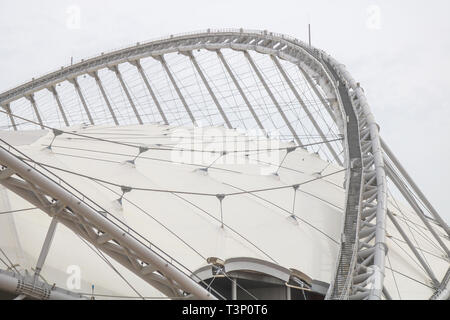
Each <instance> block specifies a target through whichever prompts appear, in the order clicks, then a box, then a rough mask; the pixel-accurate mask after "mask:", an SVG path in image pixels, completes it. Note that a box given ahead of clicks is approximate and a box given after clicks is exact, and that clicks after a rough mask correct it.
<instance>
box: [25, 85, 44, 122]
mask: <svg viewBox="0 0 450 320" xmlns="http://www.w3.org/2000/svg"><path fill="white" fill-rule="evenodd" d="M26 98H27V99H28V101H30V103H31V105H32V106H33V109H34V113H35V114H36V117H37V119H38V122H39V125H40V126H41V129H42V130H44V129H45V128H44V124H43V123H42V118H41V115H40V114H39V110H38V108H37V105H36V100H35V99H34V94H30V95H29V96H27V97H26Z"/></svg>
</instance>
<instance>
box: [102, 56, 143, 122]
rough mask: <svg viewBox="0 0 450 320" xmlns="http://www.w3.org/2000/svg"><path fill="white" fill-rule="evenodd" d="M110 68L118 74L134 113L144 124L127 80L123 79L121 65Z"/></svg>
mask: <svg viewBox="0 0 450 320" xmlns="http://www.w3.org/2000/svg"><path fill="white" fill-rule="evenodd" d="M110 70H112V71H113V72H114V73H115V74H116V76H117V79H119V82H120V85H121V86H122V89H123V91H124V92H125V95H126V96H127V99H128V102H129V103H130V106H131V108H132V109H133V111H134V114H135V116H136V119H137V121H138V123H139V124H143V122H142V119H141V116H140V115H139V113H138V111H137V109H136V105H135V104H134V101H133V99H132V98H131V94H130V92H129V91H128V88H127V86H126V84H125V81H123V78H122V74H121V73H120V70H119V67H118V66H117V65H115V66H112V67H110Z"/></svg>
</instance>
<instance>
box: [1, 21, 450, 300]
mask: <svg viewBox="0 0 450 320" xmlns="http://www.w3.org/2000/svg"><path fill="white" fill-rule="evenodd" d="M226 48H229V49H233V50H238V51H243V52H244V53H245V54H246V53H247V51H256V52H258V53H262V54H267V55H270V56H272V57H277V58H279V59H283V60H287V61H289V62H291V63H293V64H295V65H297V66H298V67H299V68H300V70H301V71H302V72H303V73H304V75H305V77H306V79H307V80H308V81H310V82H312V81H313V80H312V78H313V79H316V80H317V82H318V85H319V86H320V87H321V88H322V90H323V91H324V92H325V93H326V95H327V98H328V100H329V102H330V106H329V107H330V108H331V110H329V111H330V115H331V116H332V118H333V119H334V120H335V121H336V123H337V125H338V127H339V129H340V131H341V133H342V134H343V136H344V147H345V154H344V158H345V163H344V166H345V167H346V168H347V170H346V184H345V189H346V205H345V221H344V224H343V231H342V239H341V249H340V253H339V258H338V261H337V263H336V271H335V276H334V279H333V281H332V282H331V286H330V289H329V291H328V294H327V298H329V299H381V298H382V295H383V294H384V295H385V296H387V295H388V294H387V293H386V292H385V290H384V287H383V282H384V258H385V255H386V250H387V248H386V244H385V236H386V234H385V225H386V221H385V220H386V215H387V198H386V197H387V196H386V194H387V190H386V173H385V164H384V159H385V156H384V153H383V148H382V145H381V139H380V136H379V127H378V125H377V124H376V122H375V119H374V117H373V115H372V113H371V111H370V107H369V105H368V103H367V100H366V98H365V95H364V92H363V90H362V88H360V86H359V84H357V83H356V82H355V81H354V80H353V78H352V77H351V76H350V74H349V73H348V72H347V71H346V70H345V68H344V66H343V65H341V64H339V63H338V62H337V61H336V60H334V59H333V58H332V57H331V56H329V55H328V54H326V53H325V52H323V51H321V50H318V49H315V48H313V47H310V46H308V45H307V44H305V43H303V42H301V41H298V40H296V39H293V38H290V37H287V36H284V35H280V34H275V33H270V32H267V31H246V30H243V29H239V30H226V31H214V30H207V31H206V32H199V33H192V34H187V35H180V36H170V37H169V38H165V39H161V40H157V41H152V42H148V43H143V44H137V45H136V46H133V47H129V48H126V49H121V50H118V51H114V52H111V53H107V54H102V55H100V56H98V57H95V58H91V59H88V60H85V61H82V62H80V63H77V64H75V65H73V66H69V67H66V68H62V69H61V70H59V71H56V72H53V73H50V74H48V75H45V76H43V77H40V78H38V79H34V80H33V81H30V82H28V83H25V84H23V85H21V86H19V87H17V88H14V89H11V90H9V91H7V92H4V93H2V94H0V105H1V106H3V107H4V108H5V110H6V112H7V113H8V114H9V115H10V118H11V122H12V124H13V126H14V128H16V125H15V123H14V119H13V111H12V110H11V109H10V103H11V102H12V101H15V100H17V99H19V98H22V97H30V96H32V95H33V94H34V93H35V92H37V91H40V90H43V89H49V90H51V91H52V92H54V91H53V90H52V89H53V88H54V87H55V85H56V84H58V83H60V82H62V81H66V80H69V81H71V82H73V83H76V79H77V77H78V76H80V75H84V74H89V75H92V74H94V75H96V74H97V72H98V70H100V69H104V68H109V69H112V70H115V71H116V73H117V75H118V77H120V72H119V71H118V68H117V66H118V65H119V64H122V63H127V62H128V63H131V64H133V65H134V66H136V67H137V68H138V70H139V72H140V73H141V75H142V76H143V73H142V70H141V69H139V68H140V59H142V58H146V57H154V58H156V59H158V60H159V61H160V62H161V63H163V65H164V55H165V54H168V53H172V52H180V53H184V54H186V55H188V56H189V57H192V55H191V52H192V51H193V50H197V49H206V50H212V51H216V52H217V53H218V55H219V57H220V55H221V53H220V50H221V49H226ZM247 57H248V55H247ZM222 58H223V57H222ZM250 59H251V58H250ZM222 61H223V63H224V64H225V67H226V62H225V61H224V60H223V59H222ZM250 62H251V61H250ZM197 70H198V71H199V72H201V71H200V70H199V69H197ZM166 71H167V73H168V74H169V76H170V70H168V69H166ZM228 71H229V72H230V75H231V76H232V77H233V75H232V72H231V71H230V70H229V69H228ZM255 71H257V69H256V67H255ZM143 77H144V76H143ZM202 79H203V81H205V79H204V77H202ZM233 80H234V81H235V79H234V78H233ZM172 82H174V81H173V80H172ZM174 85H175V88H176V84H175V82H174ZM147 86H148V85H147ZM123 87H124V89H125V90H126V87H125V85H123ZM148 87H149V86H148ZM238 89H239V88H238ZM149 90H151V89H150V88H149ZM210 93H211V91H210ZM152 96H153V98H154V99H156V98H155V97H154V95H153V93H152ZM128 97H129V95H128ZM319 98H320V99H321V100H322V102H325V98H324V97H322V96H321V95H320V94H319ZM129 99H130V100H131V98H130V97H129ZM213 100H214V99H213ZM214 101H215V103H216V105H217V107H218V108H219V110H220V111H221V114H222V116H223V118H224V122H225V123H226V124H227V125H228V126H230V125H229V122H228V121H227V118H226V115H225V114H224V113H223V110H221V109H220V105H219V104H218V102H217V101H216V100H214ZM130 102H131V101H130ZM107 103H108V102H107ZM183 103H184V106H185V108H186V109H187V111H188V113H189V115H190V117H191V119H192V121H193V123H194V124H195V119H193V116H192V114H191V113H190V111H189V106H188V105H187V104H186V103H185V102H183ZM274 103H276V101H274ZM157 105H158V104H157ZM247 105H248V106H249V108H251V106H250V104H249V103H248V102H247ZM158 108H159V105H158ZM159 109H160V108H159ZM160 111H161V110H160ZM251 111H252V110H251ZM111 112H112V111H111ZM135 112H136V116H137V117H138V119H139V116H138V114H137V111H136V110H135ZM279 112H280V113H281V114H282V110H281V108H279ZM253 115H254V117H255V120H256V121H257V122H258V125H259V126H260V127H261V123H260V122H259V121H258V119H257V117H256V116H255V114H254V112H253ZM113 117H114V115H113ZM283 118H285V117H283ZM114 119H115V118H114ZM164 120H165V122H166V123H167V120H166V119H165V118H164ZM116 121H117V120H116ZM91 122H92V120H91ZM66 124H67V122H66ZM291 130H292V129H291ZM292 133H293V136H294V137H295V132H292ZM297 142H298V143H299V144H301V142H300V141H299V140H298V141H297ZM5 152H7V151H6V150H5V151H4V152H3V153H1V154H0V162H1V163H2V164H3V165H4V166H5V167H9V166H14V164H13V163H11V162H9V161H12V160H13V159H12V158H11V157H9V158H8V157H7V155H6V153H5ZM390 158H392V157H391V156H390ZM8 159H9V160H8ZM16 165H17V164H16ZM396 167H398V165H397V164H396ZM392 175H393V173H392ZM21 177H22V178H24V179H25V175H24V174H22V175H21ZM9 178H10V176H8V177H7V179H9ZM7 179H6V180H7ZM6 180H2V183H3V184H4V185H6V186H7V187H8V183H5V181H6ZM33 183H34V184H35V185H36V186H37V187H38V186H39V183H40V181H39V180H33ZM9 187H10V189H11V190H12V191H13V192H14V191H17V190H14V188H13V187H12V186H11V185H9ZM54 187H55V186H54ZM47 192H48V190H47ZM61 200H63V199H61ZM430 206H431V205H430ZM433 215H434V214H433ZM436 216H437V213H436ZM435 218H436V217H435ZM94 220H95V219H94ZM436 220H438V221H439V223H440V224H441V226H442V227H443V228H444V230H446V231H447V233H448V227H447V226H446V224H445V222H443V220H442V219H440V218H436ZM95 221H96V223H101V222H100V221H99V220H95ZM90 223H91V226H92V225H93V226H94V227H97V229H99V227H100V226H95V224H94V223H93V222H92V221H90ZM110 240H112V239H110ZM107 241H109V240H107ZM107 241H106V243H107ZM126 252H127V251H126ZM128 253H129V252H128ZM133 254H137V252H133ZM134 258H137V259H140V257H139V256H133V259H134ZM148 258H149V257H148V256H147V257H146V259H147V260H148ZM141 261H144V260H142V259H141ZM147 262H148V263H150V262H152V261H147ZM447 278H448V277H447ZM182 279H184V278H182V277H181V278H177V281H178V282H180V281H181V280H182ZM165 280H169V281H170V280H172V279H171V278H170V276H168V277H167V279H165ZM184 280H186V279H184ZM447 282H448V281H447ZM447 282H445V283H444V281H443V282H442V284H441V286H442V285H444V287H445V286H447ZM184 284H185V286H184V287H183V289H184V290H185V291H188V292H189V286H190V285H192V286H194V285H193V284H192V283H191V284H189V282H188V281H187V282H186V283H184ZM168 287H169V289H170V288H172V289H173V288H174V287H176V286H174V285H173V283H172V285H169V286H168ZM191 289H193V291H195V289H196V290H198V288H197V287H192V288H191ZM191 291H192V290H191ZM193 291H192V292H193ZM165 292H167V290H166V289H165ZM195 292H197V294H198V295H197V296H202V295H203V296H204V297H206V296H205V295H204V293H202V292H201V290H200V291H195Z"/></svg>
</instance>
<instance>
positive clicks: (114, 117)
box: [89, 71, 119, 126]
mask: <svg viewBox="0 0 450 320" xmlns="http://www.w3.org/2000/svg"><path fill="white" fill-rule="evenodd" d="M89 75H90V76H91V77H93V78H94V79H95V82H96V83H97V86H98V87H99V89H100V92H101V93H102V96H103V99H104V100H105V102H106V105H107V106H108V109H109V112H110V113H111V117H112V118H113V120H114V123H115V124H116V126H118V125H119V121H117V117H116V114H115V113H114V110H113V108H112V106H111V103H110V102H109V99H108V96H107V95H106V91H105V88H104V87H103V84H102V80H101V79H100V77H99V76H98V72H97V71H94V72H92V73H90V74H89Z"/></svg>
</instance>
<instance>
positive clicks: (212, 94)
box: [180, 51, 233, 129]
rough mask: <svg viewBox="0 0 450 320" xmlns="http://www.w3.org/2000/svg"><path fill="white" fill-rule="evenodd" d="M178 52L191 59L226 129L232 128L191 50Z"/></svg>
mask: <svg viewBox="0 0 450 320" xmlns="http://www.w3.org/2000/svg"><path fill="white" fill-rule="evenodd" d="M180 53H181V54H184V55H186V56H188V57H189V59H190V60H191V62H192V64H193V65H194V67H195V69H196V70H197V73H198V74H199V75H200V78H201V79H202V81H203V84H204V85H205V87H206V89H207V90H208V92H209V95H210V96H211V98H212V99H213V101H214V103H215V105H216V107H217V109H218V110H219V112H220V114H221V116H222V118H223V120H224V121H225V123H226V125H227V127H228V129H233V126H232V125H231V123H230V121H229V120H228V117H227V115H226V114H225V112H224V111H223V108H222V106H221V105H220V103H219V100H217V98H216V95H215V94H214V92H213V91H212V89H211V87H210V85H209V83H208V81H207V80H206V77H205V75H204V74H203V71H202V69H200V66H199V65H198V63H197V60H196V59H195V57H194V55H193V53H192V51H181V52H180Z"/></svg>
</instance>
